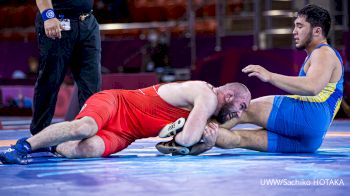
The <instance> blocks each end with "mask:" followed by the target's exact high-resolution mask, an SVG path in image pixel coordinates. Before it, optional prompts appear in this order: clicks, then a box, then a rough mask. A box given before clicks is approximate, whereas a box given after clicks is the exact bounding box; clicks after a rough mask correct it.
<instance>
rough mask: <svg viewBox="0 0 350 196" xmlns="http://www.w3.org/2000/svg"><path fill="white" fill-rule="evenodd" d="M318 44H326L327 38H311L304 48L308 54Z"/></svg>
mask: <svg viewBox="0 0 350 196" xmlns="http://www.w3.org/2000/svg"><path fill="white" fill-rule="evenodd" d="M320 44H328V43H327V39H322V40H315V39H313V40H312V41H311V42H310V44H309V45H308V46H307V47H306V48H305V51H306V53H307V54H308V55H309V54H311V52H312V51H313V50H314V49H315V48H316V47H317V46H319V45H320Z"/></svg>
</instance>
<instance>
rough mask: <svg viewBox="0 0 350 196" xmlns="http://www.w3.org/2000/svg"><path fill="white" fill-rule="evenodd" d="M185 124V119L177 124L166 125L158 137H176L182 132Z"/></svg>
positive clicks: (177, 121)
mask: <svg viewBox="0 0 350 196" xmlns="http://www.w3.org/2000/svg"><path fill="white" fill-rule="evenodd" d="M185 122H186V119H185V118H179V119H177V120H176V121H175V122H173V123H169V124H167V125H165V127H163V129H162V130H161V131H160V132H159V134H158V136H159V137H160V138H166V137H170V136H174V135H176V134H177V133H179V132H181V131H182V128H183V127H184V125H185Z"/></svg>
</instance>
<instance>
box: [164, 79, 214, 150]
mask: <svg viewBox="0 0 350 196" xmlns="http://www.w3.org/2000/svg"><path fill="white" fill-rule="evenodd" d="M158 94H159V95H160V97H161V98H163V99H164V100H165V101H167V102H168V103H170V104H172V105H174V106H176V107H180V108H184V109H187V110H189V111H191V112H190V114H189V116H188V118H187V120H186V124H185V126H184V129H183V131H182V132H180V133H179V134H177V135H176V137H175V141H176V142H177V143H178V144H180V145H182V146H187V147H188V146H192V145H193V144H196V143H197V142H199V140H200V139H201V137H202V134H203V131H204V128H205V126H206V124H207V120H208V119H209V118H210V117H211V116H212V115H213V114H214V112H215V110H216V108H217V103H218V100H217V97H216V94H215V93H214V92H213V91H212V89H211V88H210V87H209V86H208V84H207V83H205V82H201V81H189V82H183V83H175V84H174V83H173V84H167V85H164V86H161V87H160V88H159V90H158Z"/></svg>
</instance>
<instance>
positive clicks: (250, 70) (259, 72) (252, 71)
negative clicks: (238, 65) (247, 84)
mask: <svg viewBox="0 0 350 196" xmlns="http://www.w3.org/2000/svg"><path fill="white" fill-rule="evenodd" d="M242 72H244V73H247V74H248V76H249V77H251V76H255V77H258V78H259V79H260V80H261V81H263V82H270V81H271V77H272V73H271V72H269V71H267V70H266V69H265V68H263V67H261V66H260V65H248V66H246V67H245V68H243V69H242Z"/></svg>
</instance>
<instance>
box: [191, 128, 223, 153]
mask: <svg viewBox="0 0 350 196" xmlns="http://www.w3.org/2000/svg"><path fill="white" fill-rule="evenodd" d="M218 133H219V125H218V124H217V123H208V125H207V126H206V128H205V130H204V132H203V136H202V142H199V143H197V144H195V145H193V146H192V148H191V151H190V153H189V154H190V155H199V154H201V153H204V152H206V151H208V150H210V149H211V148H213V147H214V146H215V143H216V139H217V137H218Z"/></svg>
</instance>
